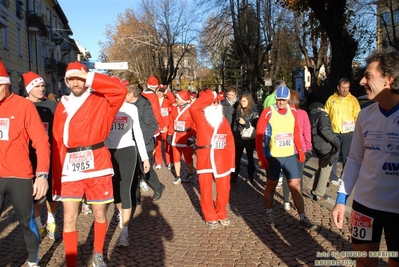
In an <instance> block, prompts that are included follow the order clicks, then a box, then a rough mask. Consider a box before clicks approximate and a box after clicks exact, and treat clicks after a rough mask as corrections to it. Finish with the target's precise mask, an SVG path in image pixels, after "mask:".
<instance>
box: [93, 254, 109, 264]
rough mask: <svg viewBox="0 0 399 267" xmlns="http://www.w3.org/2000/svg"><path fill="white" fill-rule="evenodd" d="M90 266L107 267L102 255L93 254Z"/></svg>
mask: <svg viewBox="0 0 399 267" xmlns="http://www.w3.org/2000/svg"><path fill="white" fill-rule="evenodd" d="M92 265H93V267H107V265H106V264H105V262H104V257H103V254H100V253H97V252H94V254H93V261H92Z"/></svg>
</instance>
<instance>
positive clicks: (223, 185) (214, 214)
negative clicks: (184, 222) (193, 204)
mask: <svg viewBox="0 0 399 267" xmlns="http://www.w3.org/2000/svg"><path fill="white" fill-rule="evenodd" d="M213 180H215V182H216V201H213V190H212V187H213ZM198 181H199V186H200V194H201V200H200V205H201V210H202V214H203V215H204V219H205V221H206V222H210V221H218V220H224V219H226V218H227V209H226V206H227V204H228V203H229V198H230V174H229V175H227V176H225V177H221V178H216V179H214V178H213V174H212V173H200V174H198Z"/></svg>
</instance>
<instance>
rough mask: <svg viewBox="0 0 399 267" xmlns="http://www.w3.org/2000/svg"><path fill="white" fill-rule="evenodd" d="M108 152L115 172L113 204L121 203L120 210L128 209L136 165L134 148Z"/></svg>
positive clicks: (130, 204)
mask: <svg viewBox="0 0 399 267" xmlns="http://www.w3.org/2000/svg"><path fill="white" fill-rule="evenodd" d="M109 151H110V153H111V159H112V166H113V167H114V172H115V175H114V176H112V186H113V188H114V203H121V202H122V209H130V208H131V207H132V200H131V195H130V192H131V191H130V189H131V187H132V183H133V176H134V170H135V168H136V165H137V149H136V147H135V146H129V147H124V148H120V149H110V150H109Z"/></svg>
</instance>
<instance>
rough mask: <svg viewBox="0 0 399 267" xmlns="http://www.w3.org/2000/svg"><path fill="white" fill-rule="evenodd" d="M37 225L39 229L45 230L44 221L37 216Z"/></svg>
mask: <svg viewBox="0 0 399 267" xmlns="http://www.w3.org/2000/svg"><path fill="white" fill-rule="evenodd" d="M35 223H36V226H37V228H43V224H42V221H41V220H40V216H37V217H36V218H35Z"/></svg>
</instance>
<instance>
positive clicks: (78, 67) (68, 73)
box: [65, 61, 87, 86]
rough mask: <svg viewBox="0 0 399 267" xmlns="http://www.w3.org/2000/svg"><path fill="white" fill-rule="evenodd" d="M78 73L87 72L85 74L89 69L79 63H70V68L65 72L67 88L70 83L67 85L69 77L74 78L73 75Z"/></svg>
mask: <svg viewBox="0 0 399 267" xmlns="http://www.w3.org/2000/svg"><path fill="white" fill-rule="evenodd" d="M78 71H85V72H87V68H86V66H85V65H83V64H82V63H80V62H79V61H75V62H70V63H69V64H68V67H67V69H66V72H65V83H66V85H67V86H68V83H67V81H66V78H68V77H73V74H74V73H75V72H78Z"/></svg>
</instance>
